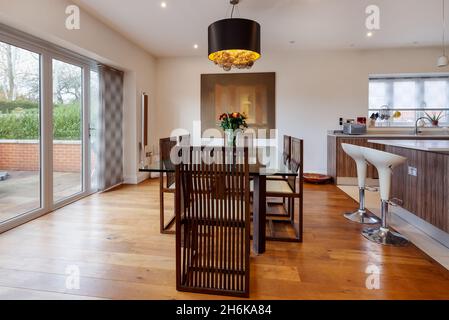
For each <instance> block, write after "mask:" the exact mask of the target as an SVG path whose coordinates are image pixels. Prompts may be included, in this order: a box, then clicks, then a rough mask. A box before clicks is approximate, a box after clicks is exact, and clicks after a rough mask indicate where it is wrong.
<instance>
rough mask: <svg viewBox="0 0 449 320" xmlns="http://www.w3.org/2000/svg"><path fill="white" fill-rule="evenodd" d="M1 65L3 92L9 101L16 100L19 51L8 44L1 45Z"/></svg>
mask: <svg viewBox="0 0 449 320" xmlns="http://www.w3.org/2000/svg"><path fill="white" fill-rule="evenodd" d="M0 62H1V63H0V65H1V73H2V79H1V80H2V90H3V94H4V96H5V98H6V99H7V100H9V101H13V100H15V99H16V94H17V90H16V89H17V88H16V85H17V84H16V77H15V74H16V72H15V71H16V65H17V50H16V49H15V48H13V47H12V46H10V45H8V44H6V43H0Z"/></svg>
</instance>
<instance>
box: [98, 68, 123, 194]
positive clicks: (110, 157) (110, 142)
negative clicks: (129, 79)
mask: <svg viewBox="0 0 449 320" xmlns="http://www.w3.org/2000/svg"><path fill="white" fill-rule="evenodd" d="M98 70H99V74H100V97H101V105H100V115H99V118H100V123H101V125H100V128H99V132H98V134H99V161H100V163H99V177H98V178H99V185H98V186H99V189H100V191H105V190H107V189H110V188H112V187H114V186H116V185H119V184H121V183H123V72H122V71H118V70H115V69H113V68H111V67H108V66H105V65H100V66H99V67H98Z"/></svg>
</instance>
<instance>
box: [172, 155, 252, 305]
mask: <svg viewBox="0 0 449 320" xmlns="http://www.w3.org/2000/svg"><path fill="white" fill-rule="evenodd" d="M189 150H190V152H189V154H188V155H186V151H185V149H184V151H183V157H182V160H181V163H180V164H179V165H177V166H176V185H177V186H179V187H178V188H176V280H177V281H176V282H177V289H178V290H179V291H189V292H198V293H209V294H222V295H232V296H238V297H248V296H249V257H250V212H249V166H248V149H247V148H237V149H236V148H221V147H217V148H212V149H211V148H205V147H201V148H193V147H191V148H190V149H189ZM212 159H215V161H212Z"/></svg>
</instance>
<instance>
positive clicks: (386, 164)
mask: <svg viewBox="0 0 449 320" xmlns="http://www.w3.org/2000/svg"><path fill="white" fill-rule="evenodd" d="M361 150H362V153H363V155H364V157H365V159H366V160H367V161H369V162H370V163H371V164H373V165H374V166H375V167H376V169H377V172H378V173H379V186H380V199H381V212H382V224H381V226H380V227H379V228H368V229H365V230H363V232H362V234H363V236H364V237H365V238H367V239H368V240H370V241H372V242H375V243H378V244H383V245H393V246H404V245H407V244H408V243H409V241H408V240H407V238H405V237H404V236H402V235H401V234H399V233H397V232H393V231H391V230H390V228H389V227H388V223H387V217H388V205H389V204H394V203H392V202H391V201H390V189H391V175H392V170H393V168H395V167H397V166H399V165H401V164H403V163H405V162H406V161H407V158H404V157H401V156H398V155H396V154H392V153H388V152H384V151H379V150H375V149H371V148H365V147H361Z"/></svg>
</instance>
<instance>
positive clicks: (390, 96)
mask: <svg viewBox="0 0 449 320" xmlns="http://www.w3.org/2000/svg"><path fill="white" fill-rule="evenodd" d="M439 79H443V80H445V81H447V86H448V88H449V73H431V74H396V75H369V78H368V118H370V117H371V115H372V114H373V113H376V112H381V111H382V110H387V111H389V112H390V113H393V112H395V111H399V112H410V111H414V112H415V117H414V121H413V123H411V122H409V121H402V122H401V121H396V120H395V121H391V120H385V121H382V122H379V121H376V127H385V126H387V127H397V128H410V127H413V126H414V122H415V121H416V120H417V119H418V118H419V117H422V116H423V115H424V112H439V111H442V112H444V113H445V114H446V116H445V117H444V118H443V119H444V120H443V121H441V122H440V123H441V124H442V125H443V126H449V90H447V91H446V104H447V106H446V107H443V108H438V107H434V108H432V107H427V106H423V104H425V95H426V93H425V81H426V80H439ZM407 80H409V81H410V80H411V81H414V82H415V83H416V84H417V89H416V90H417V91H416V95H417V96H416V98H415V100H416V102H417V105H418V104H419V105H420V106H418V107H410V108H407V107H405V108H404V107H396V106H392V105H393V104H394V91H395V90H394V84H395V82H396V83H397V82H400V81H407ZM382 81H384V83H386V84H387V88H386V92H387V93H386V98H387V99H385V100H386V101H388V102H387V104H386V105H383V106H378V107H373V106H372V105H371V103H370V101H371V88H370V85H371V83H372V82H382ZM385 107H387V108H385Z"/></svg>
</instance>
